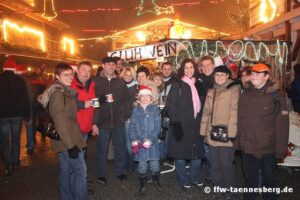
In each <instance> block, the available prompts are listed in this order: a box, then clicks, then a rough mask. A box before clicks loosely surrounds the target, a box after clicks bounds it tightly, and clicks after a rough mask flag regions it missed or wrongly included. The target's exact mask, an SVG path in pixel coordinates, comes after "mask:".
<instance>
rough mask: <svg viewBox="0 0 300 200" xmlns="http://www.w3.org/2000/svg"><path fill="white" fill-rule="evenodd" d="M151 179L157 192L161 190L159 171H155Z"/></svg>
mask: <svg viewBox="0 0 300 200" xmlns="http://www.w3.org/2000/svg"><path fill="white" fill-rule="evenodd" d="M152 180H153V184H154V187H155V188H156V190H157V191H158V192H161V191H162V188H161V186H160V184H159V173H155V174H153V175H152Z"/></svg>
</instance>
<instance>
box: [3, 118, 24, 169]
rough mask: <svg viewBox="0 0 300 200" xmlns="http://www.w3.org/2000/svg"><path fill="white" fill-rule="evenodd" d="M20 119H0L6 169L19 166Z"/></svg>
mask: <svg viewBox="0 0 300 200" xmlns="http://www.w3.org/2000/svg"><path fill="white" fill-rule="evenodd" d="M21 129H22V117H21V116H20V117H10V118H0V137H1V143H2V144H1V145H2V152H3V159H4V164H5V165H6V167H8V166H9V165H13V164H20V160H19V157H20V136H21Z"/></svg>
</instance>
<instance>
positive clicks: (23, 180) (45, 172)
mask: <svg viewBox="0 0 300 200" xmlns="http://www.w3.org/2000/svg"><path fill="white" fill-rule="evenodd" d="M25 143H26V139H25V132H23V133H22V152H21V162H22V164H21V167H20V168H18V169H16V170H15V171H14V172H13V175H12V176H10V177H5V176H4V175H3V164H2V163H1V162H0V200H52V199H53V200H56V199H59V196H58V189H57V188H58V186H57V185H58V163H57V159H56V156H55V154H53V153H52V152H51V150H50V142H49V140H48V139H43V138H42V137H40V135H39V134H37V145H36V150H35V152H34V154H33V155H32V156H29V155H27V154H26V148H25ZM88 145H89V151H88V180H89V182H90V184H89V185H90V187H92V188H93V189H94V190H95V192H96V193H95V194H94V195H92V196H90V197H89V199H90V200H110V199H112V200H118V199H122V200H123V199H125V200H127V199H128V200H134V199H147V200H150V199H153V200H154V199H155V200H168V199H170V200H171V199H172V200H173V199H175V200H177V199H179V200H184V199H203V200H206V199H207V200H208V199H212V194H205V193H204V191H203V190H204V188H205V187H206V185H204V186H203V187H202V188H201V189H197V188H192V189H191V190H190V191H188V192H184V191H182V190H181V189H180V187H179V186H178V184H177V182H176V179H175V178H176V177H175V173H174V172H172V173H168V174H164V175H162V176H161V185H162V187H163V192H161V193H158V192H157V191H156V190H155V189H154V187H153V185H152V184H147V194H146V195H145V196H142V197H141V196H140V195H139V194H138V192H137V191H138V182H137V176H136V174H134V173H133V174H131V175H129V176H128V180H127V181H126V182H120V181H119V180H118V179H117V178H115V177H114V175H113V161H109V177H108V184H107V186H103V185H99V184H98V183H97V182H96V180H95V173H96V164H95V141H94V140H91V141H90V142H89V144H88ZM162 168H163V169H165V167H163V166H162ZM240 168H241V166H240V157H239V155H237V156H236V172H237V177H236V178H237V183H238V185H239V186H243V185H244V182H243V176H242V172H241V169H240ZM203 171H204V170H203ZM299 177H300V172H297V171H296V172H295V174H294V175H290V174H289V173H288V172H287V171H286V170H284V169H278V182H279V186H280V187H281V188H283V187H285V186H288V187H292V188H293V189H294V192H293V193H292V194H282V195H281V196H280V199H283V200H290V199H291V200H296V199H299V198H300V181H299ZM235 199H237V200H238V199H242V195H241V194H237V195H236V196H235ZM258 199H261V198H260V197H259V198H258Z"/></svg>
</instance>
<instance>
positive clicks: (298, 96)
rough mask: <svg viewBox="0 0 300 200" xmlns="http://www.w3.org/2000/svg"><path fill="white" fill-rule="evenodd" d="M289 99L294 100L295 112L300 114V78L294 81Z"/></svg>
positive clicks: (289, 92) (289, 91)
mask: <svg viewBox="0 0 300 200" xmlns="http://www.w3.org/2000/svg"><path fill="white" fill-rule="evenodd" d="M288 97H289V98H291V100H292V105H293V109H294V111H295V112H298V113H300V77H298V78H295V79H294V80H293V82H292V84H291V89H290V90H288Z"/></svg>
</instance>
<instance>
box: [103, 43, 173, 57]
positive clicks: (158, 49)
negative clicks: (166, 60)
mask: <svg viewBox="0 0 300 200" xmlns="http://www.w3.org/2000/svg"><path fill="white" fill-rule="evenodd" d="M177 51H178V49H177V43H176V42H168V43H158V44H154V45H147V46H140V47H133V48H129V49H122V50H117V51H111V52H108V53H107V55H108V56H110V57H120V58H121V59H122V60H146V59H155V58H158V57H169V56H174V55H177Z"/></svg>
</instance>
